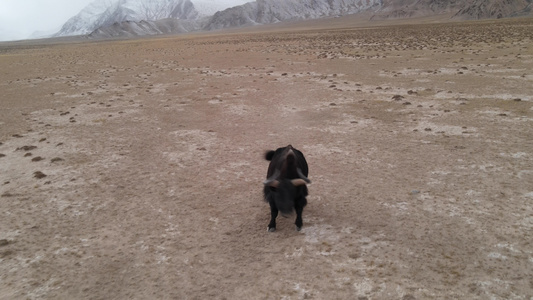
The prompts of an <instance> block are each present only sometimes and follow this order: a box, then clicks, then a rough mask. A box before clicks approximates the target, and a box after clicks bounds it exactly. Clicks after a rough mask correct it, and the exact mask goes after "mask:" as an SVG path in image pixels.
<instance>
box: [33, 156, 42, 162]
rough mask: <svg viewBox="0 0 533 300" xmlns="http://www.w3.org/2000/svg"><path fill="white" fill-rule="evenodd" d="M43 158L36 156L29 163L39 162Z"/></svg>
mask: <svg viewBox="0 0 533 300" xmlns="http://www.w3.org/2000/svg"><path fill="white" fill-rule="evenodd" d="M43 159H44V158H42V157H40V156H36V157H34V158H32V159H31V161H41V160H43Z"/></svg>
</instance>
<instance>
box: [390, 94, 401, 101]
mask: <svg viewBox="0 0 533 300" xmlns="http://www.w3.org/2000/svg"><path fill="white" fill-rule="evenodd" d="M402 99H403V96H402V95H394V96H392V100H394V101H400V100H402Z"/></svg>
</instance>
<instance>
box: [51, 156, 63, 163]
mask: <svg viewBox="0 0 533 300" xmlns="http://www.w3.org/2000/svg"><path fill="white" fill-rule="evenodd" d="M58 161H63V159H62V158H61V157H54V158H52V162H53V163H54V162H58Z"/></svg>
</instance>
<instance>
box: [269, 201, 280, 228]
mask: <svg viewBox="0 0 533 300" xmlns="http://www.w3.org/2000/svg"><path fill="white" fill-rule="evenodd" d="M277 217H278V208H277V207H276V206H275V205H272V204H271V205H270V223H269V224H268V231H269V232H274V231H276V218H277Z"/></svg>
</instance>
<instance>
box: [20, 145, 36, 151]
mask: <svg viewBox="0 0 533 300" xmlns="http://www.w3.org/2000/svg"><path fill="white" fill-rule="evenodd" d="M35 148H37V146H22V147H19V148H17V150H15V151H20V150H22V151H31V150H33V149H35Z"/></svg>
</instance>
